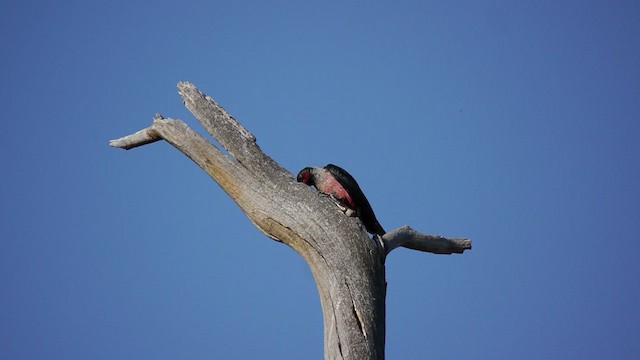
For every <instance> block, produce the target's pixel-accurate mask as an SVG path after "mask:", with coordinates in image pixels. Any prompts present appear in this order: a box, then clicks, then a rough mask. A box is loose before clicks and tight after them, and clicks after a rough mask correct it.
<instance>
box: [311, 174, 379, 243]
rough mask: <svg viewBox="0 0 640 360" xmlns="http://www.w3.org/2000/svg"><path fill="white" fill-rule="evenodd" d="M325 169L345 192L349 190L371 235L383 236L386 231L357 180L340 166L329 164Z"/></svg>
mask: <svg viewBox="0 0 640 360" xmlns="http://www.w3.org/2000/svg"><path fill="white" fill-rule="evenodd" d="M324 168H325V169H326V170H327V171H329V172H330V173H331V175H333V177H334V178H335V179H336V180H337V181H338V182H339V183H340V185H342V187H344V189H345V190H347V192H348V193H349V195H350V196H351V198H352V199H353V201H354V202H355V203H356V206H357V207H358V209H356V210H357V211H358V212H359V216H360V220H362V223H363V224H364V226H365V228H367V231H368V232H369V233H371V234H379V235H383V234H384V233H385V231H384V229H383V228H382V226H380V223H378V220H377V219H376V215H375V214H374V212H373V209H372V208H371V205H370V204H369V200H367V197H366V196H364V193H363V192H362V190H361V189H360V186H358V182H357V181H356V179H354V178H353V176H351V174H349V173H348V172H347V171H346V170H344V169H343V168H341V167H339V166H336V165H333V164H328V165H327V166H325V167H324Z"/></svg>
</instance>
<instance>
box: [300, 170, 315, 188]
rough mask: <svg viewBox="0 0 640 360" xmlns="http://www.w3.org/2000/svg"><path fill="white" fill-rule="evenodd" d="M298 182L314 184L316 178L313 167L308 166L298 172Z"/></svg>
mask: <svg viewBox="0 0 640 360" xmlns="http://www.w3.org/2000/svg"><path fill="white" fill-rule="evenodd" d="M298 182H302V183H305V184H307V185H313V184H314V183H315V179H314V176H313V168H312V167H306V168H304V169H302V170H300V172H299V173H298Z"/></svg>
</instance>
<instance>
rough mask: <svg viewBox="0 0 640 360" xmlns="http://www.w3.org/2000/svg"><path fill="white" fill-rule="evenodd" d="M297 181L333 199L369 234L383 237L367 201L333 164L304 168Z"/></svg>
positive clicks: (349, 177) (345, 173) (351, 179)
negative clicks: (355, 217) (353, 216)
mask: <svg viewBox="0 0 640 360" xmlns="http://www.w3.org/2000/svg"><path fill="white" fill-rule="evenodd" d="M298 181H299V182H303V183H305V184H307V185H310V186H311V185H313V186H315V187H316V189H318V190H319V191H321V192H323V193H325V194H328V195H330V196H331V197H333V198H335V199H336V200H337V201H338V203H339V205H341V206H343V207H345V208H347V209H350V210H351V212H352V213H353V212H355V214H356V215H357V216H358V217H359V218H360V220H361V221H362V224H364V227H365V228H366V229H367V231H368V232H369V233H371V234H378V235H380V236H382V235H384V233H385V231H384V229H383V228H382V226H380V223H379V222H378V220H377V219H376V215H375V214H374V213H373V209H371V205H369V201H368V200H367V198H366V197H365V196H364V193H362V190H360V186H358V183H357V182H356V180H355V179H354V178H353V176H351V175H350V174H349V173H348V172H347V171H346V170H344V169H342V168H341V167H339V166H336V165H333V164H329V165H327V166H325V167H306V168H304V169H302V170H300V172H299V173H298Z"/></svg>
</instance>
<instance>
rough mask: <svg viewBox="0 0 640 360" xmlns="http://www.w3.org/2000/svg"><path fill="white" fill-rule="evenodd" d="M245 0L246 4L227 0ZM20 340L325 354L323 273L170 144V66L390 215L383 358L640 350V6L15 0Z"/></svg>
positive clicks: (5, 51)
mask: <svg viewBox="0 0 640 360" xmlns="http://www.w3.org/2000/svg"><path fill="white" fill-rule="evenodd" d="M231 3H233V4H231ZM0 39H1V46H2V56H0V74H1V76H2V84H3V86H1V87H0V99H1V100H0V101H1V104H2V110H3V111H2V118H3V121H2V124H3V125H2V132H1V133H2V135H1V140H0V150H1V151H2V177H1V185H2V190H1V196H2V198H1V201H0V215H1V217H0V221H1V223H0V358H2V359H206V358H208V359H322V356H323V355H322V347H323V345H322V341H323V338H322V318H321V311H320V304H319V300H318V295H317V291H316V288H315V284H314V282H313V278H312V276H311V274H310V272H309V270H308V269H307V267H306V264H305V263H304V262H303V261H302V259H301V258H300V256H298V255H297V254H296V253H295V252H294V251H293V250H291V249H290V248H288V247H286V246H284V245H282V244H279V243H276V242H274V241H271V240H270V239H268V238H266V237H265V236H263V235H262V234H260V233H259V232H258V231H257V230H256V229H255V228H254V227H253V225H252V224H251V223H250V222H249V221H248V220H247V219H246V217H245V216H244V215H243V214H242V212H241V211H240V210H239V209H238V208H237V207H236V206H235V204H234V203H233V202H232V201H231V200H230V199H229V198H228V197H227V196H226V195H225V194H224V193H223V192H222V191H221V190H220V188H219V187H218V186H217V185H216V184H215V183H213V182H212V181H211V180H210V179H209V178H208V177H207V176H206V175H205V174H204V173H203V172H202V171H200V169H199V168H198V167H197V166H195V165H194V164H193V163H192V162H190V161H189V160H188V159H187V158H186V157H184V156H183V155H182V154H180V153H179V152H178V151H176V150H174V149H173V148H172V147H171V146H169V145H168V144H166V143H155V144H152V145H149V146H145V147H143V148H139V149H135V150H132V151H129V152H125V151H122V150H118V149H112V148H109V147H108V145H107V144H108V140H109V139H112V138H117V137H120V136H122V135H126V134H128V133H131V132H134V131H137V130H139V129H141V128H143V127H145V126H147V125H148V124H149V123H150V121H151V119H152V117H153V115H154V114H155V113H156V112H161V113H162V114H163V115H165V116H171V117H178V118H181V119H184V120H185V121H187V122H188V123H189V124H191V125H192V126H193V127H194V128H196V129H198V130H199V131H201V129H200V128H199V126H198V124H197V123H196V122H195V121H194V120H193V118H192V117H191V116H190V114H189V113H188V111H187V110H186V109H185V108H184V107H183V106H182V103H181V99H180V98H179V96H178V95H177V93H176V88H175V84H176V83H177V82H178V81H181V80H187V81H191V82H193V83H194V84H196V85H197V86H198V87H199V88H200V89H201V90H202V91H204V92H206V93H207V94H208V95H210V96H212V97H214V98H215V99H216V100H218V101H219V102H220V103H221V104H222V105H223V106H225V107H226V108H227V110H228V111H229V112H230V113H232V114H233V115H234V116H235V117H236V118H238V119H239V120H240V121H241V122H242V123H243V124H244V125H245V126H246V127H247V128H248V129H249V130H250V131H252V132H253V133H254V134H255V135H256V137H257V138H258V142H259V144H260V146H261V147H262V148H263V149H264V150H265V151H266V152H267V153H268V154H270V155H271V156H272V157H273V158H274V159H275V160H276V161H278V162H279V163H280V164H282V165H283V166H284V167H286V168H287V169H289V170H290V171H291V172H297V171H298V170H299V169H301V168H302V167H304V166H308V165H323V164H326V163H329V162H332V163H335V164H338V165H340V166H342V167H344V168H346V169H348V170H349V171H350V172H351V173H352V174H353V175H354V176H355V177H356V179H358V181H359V182H360V185H361V187H362V188H363V189H364V191H365V193H366V194H367V196H368V198H369V200H370V202H371V203H372V205H373V208H374V210H376V212H377V215H378V218H379V219H380V221H381V223H382V224H383V225H384V226H385V227H386V228H388V229H391V228H395V227H397V226H401V225H404V224H409V225H411V226H412V227H414V228H415V229H417V230H420V231H423V232H427V233H434V234H442V235H448V236H464V237H470V238H472V239H473V241H474V243H473V246H474V247H473V250H472V251H469V252H467V253H465V254H464V255H453V256H439V255H433V254H426V253H419V252H414V251H410V250H406V249H399V250H396V251H394V252H393V253H391V255H390V257H389V258H388V261H387V280H388V282H389V287H388V296H387V342H386V349H387V357H388V358H389V359H424V358H428V357H430V358H433V359H625V358H626V359H631V358H638V357H640V342H638V339H637V337H638V334H640V314H639V311H638V304H639V303H640V294H639V290H640V289H639V284H640V282H639V280H640V265H638V263H639V262H638V260H637V257H638V256H639V255H640V242H639V235H640V194H639V184H640V168H639V165H640V161H639V155H640V6H639V5H638V2H634V1H600V2H595V1H592V2H579V1H575V2H567V1H546V2H540V1H536V2H477V1H473V2H464V1H463V2H459V1H443V2H439V3H428V2H421V1H416V2H407V1H394V2H348V3H347V2H332V1H329V2H320V1H309V2H306V1H305V2H300V1H276V2H267V1H258V2H243V1H236V2H231V1H227V2H216V1H207V2H196V1H179V2H148V1H126V2H125V1H122V2H118V1H109V2H107V1H103V2H93V1H73V2H71V1H62V2H42V1H37V2H36V1H29V0H27V1H24V0H20V1H16V0H9V1H3V2H2V4H1V5H0Z"/></svg>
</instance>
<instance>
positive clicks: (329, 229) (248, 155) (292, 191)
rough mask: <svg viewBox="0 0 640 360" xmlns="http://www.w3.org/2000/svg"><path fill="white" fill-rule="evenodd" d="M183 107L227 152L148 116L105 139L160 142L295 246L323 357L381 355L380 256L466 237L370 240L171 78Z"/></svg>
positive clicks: (455, 249) (459, 248) (125, 144)
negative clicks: (313, 289) (315, 298)
mask: <svg viewBox="0 0 640 360" xmlns="http://www.w3.org/2000/svg"><path fill="white" fill-rule="evenodd" d="M178 90H179V93H180V96H182V98H183V101H184V104H185V106H186V107H187V108H188V109H189V111H191V113H193V115H194V116H195V117H196V119H197V120H198V122H199V123H200V124H201V125H202V126H203V127H204V128H205V130H206V131H207V132H208V133H209V134H210V135H211V136H212V137H213V138H214V139H216V140H217V141H218V143H219V144H220V145H221V146H222V147H224V149H225V150H226V151H227V152H228V153H229V154H230V155H231V156H227V155H225V154H224V153H223V152H222V151H221V150H220V149H218V148H217V147H216V146H215V145H213V144H211V142H209V141H208V140H207V139H205V138H204V137H202V136H201V135H200V134H198V133H197V132H195V131H194V130H192V129H191V128H190V127H189V126H187V124H185V123H184V122H182V121H181V120H175V119H169V118H163V117H162V116H161V115H159V114H158V115H156V117H155V119H154V120H153V123H152V124H151V126H149V127H147V128H145V129H143V130H140V131H138V132H136V133H133V134H131V135H127V136H125V137H122V138H119V139H116V140H111V141H110V145H111V146H113V147H118V148H122V149H126V150H129V149H132V148H135V147H138V146H142V145H145V144H149V143H152V142H155V141H158V140H165V141H167V142H168V143H170V144H171V145H173V146H174V147H175V148H177V149H178V150H180V151H181V152H182V153H183V154H185V155H186V156H187V157H189V158H190V159H191V160H193V161H194V162H195V163H196V164H197V165H198V166H200V167H201V168H202V169H203V170H204V171H205V172H206V173H207V174H209V176H211V178H213V180H215V181H216V182H217V183H218V184H219V185H220V187H222V189H223V190H224V191H225V192H226V193H227V194H228V195H229V196H230V197H231V198H232V199H233V200H234V201H235V202H236V204H237V205H238V206H239V207H240V208H241V209H242V211H243V212H244V213H245V214H246V215H247V217H248V218H249V219H250V220H251V221H252V222H253V223H254V224H255V225H256V227H258V229H260V231H261V232H263V233H264V234H265V235H267V236H268V237H270V238H272V239H275V240H277V241H280V242H283V243H285V244H287V245H289V246H290V247H292V248H293V249H294V250H296V251H297V252H298V253H299V254H300V255H301V256H302V257H303V258H304V260H305V261H306V262H307V264H308V265H309V267H310V269H311V272H312V274H313V277H314V279H315V282H316V286H317V288H318V292H319V294H320V302H321V305H322V315H323V320H324V353H325V359H372V360H373V359H375V360H381V359H384V340H385V298H386V282H385V259H386V256H387V254H388V253H389V252H390V251H391V250H393V249H395V248H397V247H406V248H409V249H414V250H420V251H426V252H432V253H436V254H453V253H462V252H464V250H467V249H471V241H470V240H468V239H463V238H446V237H442V236H438V235H426V234H421V233H419V232H417V231H415V230H413V229H411V228H410V227H408V226H403V227H400V228H398V229H395V230H392V231H390V232H388V233H387V234H385V235H384V236H382V237H379V236H377V235H375V236H374V237H373V239H370V238H369V236H368V234H367V233H366V231H365V229H364V227H363V226H362V224H361V223H360V220H359V219H357V218H354V217H347V216H345V215H344V214H343V213H342V212H340V211H339V210H338V209H337V208H336V206H335V204H334V203H333V201H332V200H330V199H329V198H328V197H326V196H320V194H319V193H318V192H317V191H316V190H315V189H313V188H311V187H309V186H306V185H304V184H302V183H298V182H297V181H296V179H295V178H294V177H293V175H292V174H291V173H289V172H288V171H287V170H285V169H284V168H283V167H282V166H280V165H279V164H278V163H277V162H275V161H274V160H273V159H271V158H270V157H269V156H267V155H266V154H265V153H263V152H262V150H261V149H260V147H259V146H258V145H257V144H256V138H255V136H253V134H251V133H250V132H249V131H247V130H246V129H245V128H244V127H243V126H242V125H241V124H240V123H239V122H238V121H237V120H236V119H234V118H233V117H231V116H230V115H229V114H228V113H227V112H226V111H225V110H224V109H223V108H222V107H221V106H220V105H218V104H217V103H216V102H215V101H214V100H213V99H212V98H210V97H208V96H206V95H204V94H203V93H201V92H200V91H199V90H198V89H197V88H196V87H195V86H193V85H192V84H190V83H187V82H180V83H178Z"/></svg>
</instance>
